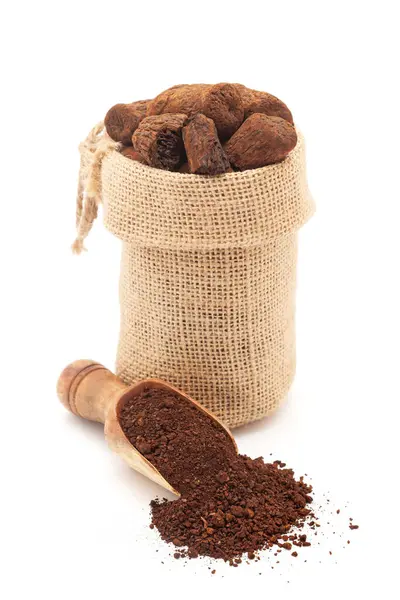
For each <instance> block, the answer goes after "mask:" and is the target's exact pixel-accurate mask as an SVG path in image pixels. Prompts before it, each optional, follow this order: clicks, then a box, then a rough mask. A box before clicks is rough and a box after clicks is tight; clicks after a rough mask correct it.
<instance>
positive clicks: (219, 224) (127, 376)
mask: <svg viewBox="0 0 400 600" xmlns="http://www.w3.org/2000/svg"><path fill="white" fill-rule="evenodd" d="M81 151H82V162H83V164H85V165H87V164H88V163H90V160H91V158H90V155H92V156H93V148H87V147H84V148H83V149H81ZM85 154H86V156H85ZM99 173H101V181H99V182H98V190H99V191H98V194H100V195H101V201H102V202H103V204H104V222H105V225H106V227H107V228H108V229H109V230H110V231H111V232H112V233H113V234H115V235H116V236H117V237H118V238H120V239H121V240H122V241H123V244H122V261H121V275H120V306H121V328H120V340H119V347H118V355H117V374H118V375H119V376H120V377H121V378H122V379H123V380H124V381H125V382H126V383H128V384H130V383H133V382H136V381H138V380H139V379H143V378H147V377H156V378H160V379H164V380H166V381H169V382H170V383H172V384H174V385H175V386H176V387H178V388H180V389H182V390H184V391H185V392H187V393H188V394H189V395H191V396H192V397H193V398H194V399H196V400H198V401H199V402H201V403H202V404H203V405H204V406H206V407H207V408H208V409H210V410H211V411H213V412H214V413H215V414H216V415H217V416H218V417H220V418H221V419H222V420H223V421H224V422H225V423H226V424H227V425H228V426H229V427H236V426H239V425H242V424H244V423H248V422H250V421H254V420H255V419H259V418H261V417H263V416H265V415H268V414H269V413H270V412H272V411H273V410H274V409H275V408H276V407H277V406H278V405H279V403H280V402H281V401H282V400H283V399H284V398H285V396H286V395H287V392H288V390H289V387H290V385H291V383H292V381H293V377H294V374H295V362H296V361H295V286H296V258H297V231H298V229H299V228H300V227H301V226H302V225H303V224H304V223H305V222H306V221H307V220H308V218H309V217H310V216H311V215H312V213H313V211H314V205H313V202H312V199H311V197H310V195H309V192H308V187H307V181H306V172H305V154H304V142H303V138H302V136H301V135H300V134H299V141H298V144H297V146H296V148H295V149H294V150H293V151H292V152H291V154H290V155H289V156H288V158H287V159H286V160H285V161H284V162H282V163H280V164H276V165H270V166H267V167H264V168H261V169H256V170H252V171H245V172H242V173H229V174H226V175H222V176H218V177H204V176H198V175H185V174H180V173H169V172H166V171H161V170H158V169H153V168H150V167H146V166H143V165H141V164H139V163H137V162H135V161H132V160H129V159H128V158H126V157H124V156H123V155H121V154H120V153H119V152H118V151H116V150H115V149H113V148H111V149H108V151H107V152H105V153H104V156H102V163H101V170H99Z"/></svg>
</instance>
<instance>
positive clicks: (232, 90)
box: [147, 83, 244, 139]
mask: <svg viewBox="0 0 400 600" xmlns="http://www.w3.org/2000/svg"><path fill="white" fill-rule="evenodd" d="M163 113H185V114H186V115H188V116H189V117H192V116H194V115H195V114H196V113H203V114H204V115H206V117H208V118H210V119H212V120H213V121H214V123H215V126H216V128H217V131H218V135H219V136H220V138H221V139H228V138H229V137H230V136H231V135H232V134H233V133H234V132H235V131H236V130H237V129H238V128H239V127H240V125H241V123H242V122H243V119H244V110H243V103H242V98H241V93H240V91H239V89H238V88H237V87H236V86H235V85H234V84H231V83H217V84H215V85H210V84H206V83H195V84H192V85H178V86H175V87H173V88H170V89H168V90H166V91H165V92H162V93H161V94H159V95H158V96H157V97H156V98H154V100H152V101H151V102H150V103H149V107H148V111H147V114H148V115H159V114H163Z"/></svg>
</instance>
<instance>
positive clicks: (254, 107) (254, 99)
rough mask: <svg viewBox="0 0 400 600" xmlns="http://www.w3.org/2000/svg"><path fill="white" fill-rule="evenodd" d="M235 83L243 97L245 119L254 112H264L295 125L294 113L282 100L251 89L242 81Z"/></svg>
mask: <svg viewBox="0 0 400 600" xmlns="http://www.w3.org/2000/svg"><path fill="white" fill-rule="evenodd" d="M234 85H235V87H236V88H237V90H238V91H239V93H240V95H241V98H242V102H243V108H244V118H245V119H247V118H248V117H250V116H251V115H253V114H254V113H263V114H264V115H268V116H270V117H281V119H285V121H288V122H289V123H291V124H292V125H293V116H292V113H291V112H290V110H289V109H288V107H287V106H286V104H285V103H284V102H282V100H279V98H277V97H276V96H273V95H272V94H268V93H267V92H259V91H257V90H251V89H249V88H247V87H246V86H244V85H242V84H240V83H236V84H234Z"/></svg>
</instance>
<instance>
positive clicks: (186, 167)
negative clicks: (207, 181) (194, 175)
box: [178, 162, 190, 173]
mask: <svg viewBox="0 0 400 600" xmlns="http://www.w3.org/2000/svg"><path fill="white" fill-rule="evenodd" d="M178 171H179V173H190V170H189V163H188V162H184V163H183V164H182V165H181V166H180V167H179V169H178Z"/></svg>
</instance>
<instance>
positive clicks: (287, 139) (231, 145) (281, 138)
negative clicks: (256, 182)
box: [225, 113, 297, 171]
mask: <svg viewBox="0 0 400 600" xmlns="http://www.w3.org/2000/svg"><path fill="white" fill-rule="evenodd" d="M296 143H297V134H296V130H295V128H294V127H293V125H291V124H290V123H288V121H285V119H281V118H280V117H269V116H268V115H264V114H261V113H255V114H254V115H251V116H250V117H249V118H248V119H247V120H246V121H245V122H244V123H243V125H242V126H241V127H240V129H238V131H237V132H236V133H235V134H234V135H233V136H232V137H231V139H230V140H229V141H228V142H227V143H226V144H225V151H226V154H227V156H228V159H229V161H230V163H231V164H232V165H234V166H235V167H236V168H238V169H239V170H240V171H244V170H245V169H257V168H258V167H264V166H265V165H271V164H274V163H277V162H281V161H282V160H283V159H284V158H286V156H287V155H288V154H289V152H290V151H291V150H293V148H294V147H295V146H296Z"/></svg>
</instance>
